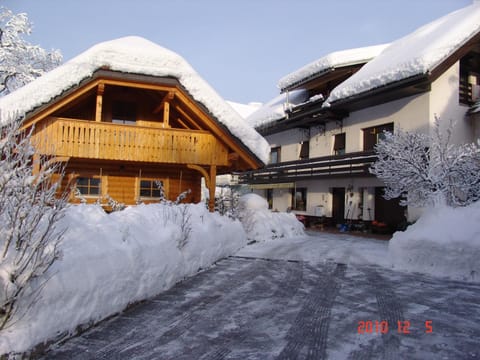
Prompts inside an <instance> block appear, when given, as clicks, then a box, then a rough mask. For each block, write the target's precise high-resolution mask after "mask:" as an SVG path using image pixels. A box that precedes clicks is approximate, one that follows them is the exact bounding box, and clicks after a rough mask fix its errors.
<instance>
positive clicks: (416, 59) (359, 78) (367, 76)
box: [327, 2, 480, 103]
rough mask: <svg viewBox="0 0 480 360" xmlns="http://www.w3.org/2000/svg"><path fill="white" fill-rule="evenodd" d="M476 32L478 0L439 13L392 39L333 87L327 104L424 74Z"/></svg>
mask: <svg viewBox="0 0 480 360" xmlns="http://www.w3.org/2000/svg"><path fill="white" fill-rule="evenodd" d="M479 31H480V3H478V2H477V3H474V4H472V5H470V6H467V7H465V8H463V9H460V10H457V11H455V12H452V13H450V14H448V15H446V16H443V17H441V18H439V19H437V20H435V21H433V22H431V23H429V24H427V25H424V26H422V27H421V28H419V29H417V30H416V31H414V32H413V33H411V34H409V35H407V36H405V37H403V38H401V39H399V40H397V41H395V42H393V43H392V44H391V45H390V46H389V47H387V48H386V49H385V50H384V51H383V52H382V53H381V54H380V55H378V56H377V57H375V58H374V59H373V60H371V61H370V62H368V63H367V64H366V65H365V66H363V67H362V68H361V69H360V70H359V71H358V72H357V73H355V74H354V75H352V76H351V77H350V78H348V79H347V80H346V81H344V82H343V83H341V84H340V85H339V86H337V87H336V88H335V89H334V90H333V91H332V92H331V94H330V96H329V98H328V99H327V103H333V102H335V101H337V100H340V99H344V98H348V97H351V96H354V95H357V94H360V93H363V92H366V91H368V90H371V89H374V88H378V87H380V86H385V85H387V84H389V83H392V82H397V81H400V80H403V79H406V78H409V77H412V76H415V75H421V74H427V73H428V72H429V71H431V70H432V69H435V67H436V66H438V65H439V64H440V63H441V62H442V61H444V60H445V59H446V58H448V57H449V56H450V55H452V54H453V53H454V52H455V51H456V50H457V49H458V48H459V47H460V46H462V45H463V44H465V43H466V42H467V41H469V40H470V39H471V38H472V37H473V36H475V35H476V34H477V33H478V32H479Z"/></svg>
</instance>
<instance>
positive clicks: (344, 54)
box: [277, 44, 389, 91]
mask: <svg viewBox="0 0 480 360" xmlns="http://www.w3.org/2000/svg"><path fill="white" fill-rule="evenodd" d="M388 45H389V44H381V45H373V46H366V47H361V48H354V49H347V50H340V51H335V52H332V53H329V54H327V55H325V56H322V57H321V58H319V59H317V60H314V61H312V62H311V63H309V64H307V65H305V66H303V67H301V68H299V69H297V70H295V71H293V72H291V73H290V74H288V75H286V76H284V77H282V78H281V79H280V80H279V82H278V85H277V86H278V88H280V90H281V91H284V90H286V89H288V88H291V87H292V86H294V85H297V84H300V83H303V82H304V81H306V80H308V79H310V78H314V77H316V76H318V75H320V74H322V73H324V72H326V71H328V70H329V69H333V68H336V67H345V66H352V65H357V64H362V63H366V62H368V61H369V60H371V59H373V58H374V57H376V56H377V55H378V54H380V53H381V52H382V51H383V50H384V49H385V48H386V47H388Z"/></svg>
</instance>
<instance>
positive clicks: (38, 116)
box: [21, 80, 102, 130]
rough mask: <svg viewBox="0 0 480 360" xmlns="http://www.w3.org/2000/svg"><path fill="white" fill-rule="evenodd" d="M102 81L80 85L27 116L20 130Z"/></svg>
mask: <svg viewBox="0 0 480 360" xmlns="http://www.w3.org/2000/svg"><path fill="white" fill-rule="evenodd" d="M101 82H102V81H101V80H95V81H93V82H92V83H90V84H87V85H85V86H84V87H81V88H79V89H77V90H75V91H73V92H72V93H70V94H68V95H66V96H65V97H64V98H63V99H61V100H59V101H58V102H56V103H54V104H53V105H52V106H49V107H47V108H45V109H43V110H41V111H39V112H38V113H36V114H35V115H34V116H32V117H31V118H29V119H28V120H27V121H26V122H25V123H24V124H22V128H21V129H22V130H25V129H27V128H28V127H30V126H32V125H33V124H35V123H36V122H38V121H40V120H42V119H44V118H45V117H47V116H49V115H51V114H53V113H54V112H55V111H57V110H59V109H61V108H62V107H63V106H65V105H66V104H68V103H70V102H71V101H72V100H74V99H77V98H79V97H80V96H82V95H84V94H86V93H88V92H89V91H90V90H92V89H95V88H96V87H97V86H98V84H100V83H101Z"/></svg>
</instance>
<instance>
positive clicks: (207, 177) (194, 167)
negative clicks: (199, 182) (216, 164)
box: [187, 164, 210, 188]
mask: <svg viewBox="0 0 480 360" xmlns="http://www.w3.org/2000/svg"><path fill="white" fill-rule="evenodd" d="M187 168H189V169H192V170H197V171H198V172H200V174H202V176H203V177H204V178H205V186H206V187H207V188H210V175H209V174H208V172H207V170H205V168H203V167H201V166H200V165H195V164H188V165H187Z"/></svg>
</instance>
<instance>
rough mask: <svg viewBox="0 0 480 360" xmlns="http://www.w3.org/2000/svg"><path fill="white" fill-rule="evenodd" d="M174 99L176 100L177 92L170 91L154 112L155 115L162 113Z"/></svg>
mask: <svg viewBox="0 0 480 360" xmlns="http://www.w3.org/2000/svg"><path fill="white" fill-rule="evenodd" d="M174 98H175V91H169V92H168V94H167V95H165V96H164V97H163V99H162V101H160V104H158V105H157V107H156V108H155V110H153V113H154V114H158V113H160V111H162V110H163V107H164V106H165V104H166V103H169V102H171V101H172V100H173V99H174Z"/></svg>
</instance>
